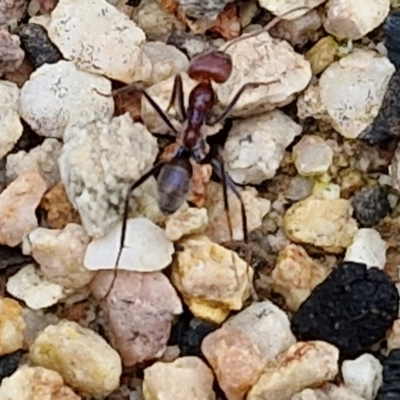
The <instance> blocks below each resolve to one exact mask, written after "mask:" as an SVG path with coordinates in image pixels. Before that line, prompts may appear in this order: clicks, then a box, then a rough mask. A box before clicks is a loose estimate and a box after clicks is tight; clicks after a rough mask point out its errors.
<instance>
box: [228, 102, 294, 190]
mask: <svg viewBox="0 0 400 400" xmlns="http://www.w3.org/2000/svg"><path fill="white" fill-rule="evenodd" d="M301 132H302V127H301V126H300V125H298V124H297V123H295V122H294V121H293V120H292V119H291V118H290V117H288V116H287V115H286V114H284V113H283V112H282V111H280V110H274V111H271V112H269V113H265V114H262V115H260V116H255V117H251V118H246V119H244V120H241V121H234V123H233V127H232V129H231V130H230V131H229V135H228V138H227V140H226V143H225V146H224V149H223V158H224V162H225V166H226V170H227V171H228V173H229V174H230V176H231V178H232V179H233V180H234V181H235V182H236V183H238V184H240V185H244V184H255V185H258V184H260V183H261V182H263V181H264V180H266V179H271V178H272V177H274V176H275V174H276V171H277V169H278V168H279V165H280V163H281V161H282V159H283V156H284V152H285V149H286V147H287V146H289V145H290V144H291V143H292V141H293V140H294V139H295V137H296V136H298V135H300V134H301Z"/></svg>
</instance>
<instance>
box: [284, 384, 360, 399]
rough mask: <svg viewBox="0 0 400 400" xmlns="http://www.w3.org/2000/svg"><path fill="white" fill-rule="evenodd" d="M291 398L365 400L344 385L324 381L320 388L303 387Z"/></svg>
mask: <svg viewBox="0 0 400 400" xmlns="http://www.w3.org/2000/svg"><path fill="white" fill-rule="evenodd" d="M291 400H365V398H363V397H360V396H358V395H356V394H355V393H354V392H353V391H351V390H350V389H348V388H347V387H346V386H336V385H332V384H329V383H325V384H324V385H323V388H322V389H305V390H303V391H301V392H300V393H297V394H296V395H294V396H293V397H292V399H291Z"/></svg>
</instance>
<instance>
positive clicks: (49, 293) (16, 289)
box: [7, 264, 65, 310]
mask: <svg viewBox="0 0 400 400" xmlns="http://www.w3.org/2000/svg"><path fill="white" fill-rule="evenodd" d="M7 291H8V293H10V294H11V295H12V296H14V297H15V298H17V299H20V300H22V301H23V302H24V303H25V304H26V305H27V306H28V307H29V308H31V309H32V310H40V309H43V308H48V307H51V306H53V305H54V304H57V303H58V302H59V301H60V300H62V299H64V298H65V293H64V291H63V287H62V286H61V285H59V284H57V283H52V282H49V281H48V280H46V279H45V278H44V277H43V275H42V274H41V273H40V272H39V271H38V270H37V269H36V267H35V265H34V264H28V265H25V266H24V267H23V268H21V269H20V270H19V271H18V272H17V273H16V274H14V275H13V276H11V277H10V278H8V280H7Z"/></svg>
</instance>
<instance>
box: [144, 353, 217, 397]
mask: <svg viewBox="0 0 400 400" xmlns="http://www.w3.org/2000/svg"><path fill="white" fill-rule="evenodd" d="M213 382H214V377H213V374H212V372H211V370H210V368H209V367H208V366H207V365H206V364H205V363H204V362H203V361H202V360H200V359H199V358H197V357H182V358H178V359H177V360H175V361H174V362H172V363H163V362H157V363H155V364H153V365H152V366H151V367H148V368H146V369H145V370H144V381H143V399H144V400H163V399H174V400H187V396H188V394H190V399H191V400H215V398H216V396H215V393H214V390H213V387H212V386H213Z"/></svg>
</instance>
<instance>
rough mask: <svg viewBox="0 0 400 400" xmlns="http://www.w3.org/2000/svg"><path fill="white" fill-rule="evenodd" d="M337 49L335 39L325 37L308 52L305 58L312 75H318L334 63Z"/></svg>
mask: <svg viewBox="0 0 400 400" xmlns="http://www.w3.org/2000/svg"><path fill="white" fill-rule="evenodd" d="M338 49H339V45H338V43H337V42H336V41H335V39H334V38H333V37H332V36H325V37H323V38H322V39H320V40H318V42H317V43H315V45H314V46H313V47H312V48H311V49H310V50H308V52H307V53H306V58H307V60H308V61H310V63H311V70H312V72H313V74H314V75H318V74H319V73H321V72H322V71H324V70H325V69H326V68H328V66H329V65H330V64H332V63H333V62H334V61H335V56H336V55H337V53H338Z"/></svg>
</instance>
